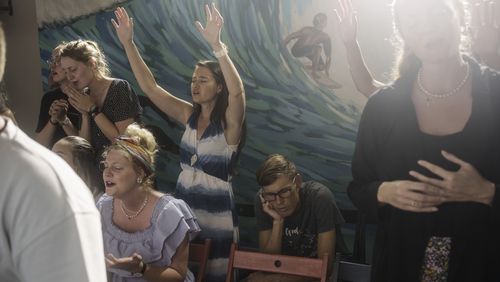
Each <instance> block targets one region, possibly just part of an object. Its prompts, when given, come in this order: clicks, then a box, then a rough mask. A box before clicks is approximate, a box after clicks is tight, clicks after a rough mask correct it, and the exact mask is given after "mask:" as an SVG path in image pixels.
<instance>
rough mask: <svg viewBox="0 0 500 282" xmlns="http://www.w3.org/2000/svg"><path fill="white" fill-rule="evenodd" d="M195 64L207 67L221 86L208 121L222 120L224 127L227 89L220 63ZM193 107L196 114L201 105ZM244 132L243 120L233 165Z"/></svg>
mask: <svg viewBox="0 0 500 282" xmlns="http://www.w3.org/2000/svg"><path fill="white" fill-rule="evenodd" d="M196 66H197V67H203V68H206V69H208V70H209V71H210V73H211V74H212V75H213V77H214V79H215V82H216V83H217V84H218V85H220V86H221V88H222V90H221V92H220V93H219V94H218V95H217V98H216V99H217V100H216V102H215V107H214V109H213V110H212V113H211V114H210V122H212V123H219V122H222V124H223V126H224V127H226V110H227V107H228V100H229V90H228V89H227V85H226V81H225V80H224V75H223V73H222V70H221V68H220V65H219V63H218V62H215V61H199V62H198V63H196ZM193 108H194V114H195V115H196V116H198V115H199V114H200V112H201V105H200V104H197V103H193ZM246 133H247V125H246V121H243V124H242V125H241V133H240V142H239V143H238V149H237V150H236V156H235V158H234V162H233V164H234V166H236V163H237V162H238V159H239V156H240V153H241V150H242V149H243V147H244V146H245V143H246V135H247V134H246ZM233 168H234V167H233ZM236 174H237V173H236Z"/></svg>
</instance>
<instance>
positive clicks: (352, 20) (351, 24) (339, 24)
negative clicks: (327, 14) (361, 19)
mask: <svg viewBox="0 0 500 282" xmlns="http://www.w3.org/2000/svg"><path fill="white" fill-rule="evenodd" d="M337 3H338V6H339V9H338V10H335V15H336V17H333V18H334V20H335V26H336V28H337V31H338V32H337V33H338V34H340V37H341V38H342V41H343V42H344V44H345V45H349V44H352V43H354V42H355V41H356V36H357V29H358V20H357V19H356V15H355V14H354V11H353V8H352V3H351V0H337Z"/></svg>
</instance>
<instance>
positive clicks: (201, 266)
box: [189, 239, 212, 282]
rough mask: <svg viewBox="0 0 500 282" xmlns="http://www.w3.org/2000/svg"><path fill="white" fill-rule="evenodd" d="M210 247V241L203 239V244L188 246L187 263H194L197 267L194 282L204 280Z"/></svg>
mask: <svg viewBox="0 0 500 282" xmlns="http://www.w3.org/2000/svg"><path fill="white" fill-rule="evenodd" d="M211 245H212V240H211V239H205V242H203V244H198V243H190V244H189V262H193V263H196V264H197V265H198V275H197V276H196V282H202V281H203V279H204V278H205V272H206V269H207V261H208V256H209V254H210V246H211Z"/></svg>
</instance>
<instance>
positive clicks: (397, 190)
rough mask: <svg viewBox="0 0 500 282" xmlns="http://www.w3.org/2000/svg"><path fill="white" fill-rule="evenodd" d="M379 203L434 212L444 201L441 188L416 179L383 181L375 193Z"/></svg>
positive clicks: (404, 208) (409, 209)
mask: <svg viewBox="0 0 500 282" xmlns="http://www.w3.org/2000/svg"><path fill="white" fill-rule="evenodd" d="M377 198H378V200H379V201H380V202H381V203H386V204H389V205H391V206H393V207H396V208H398V209H402V210H406V211H412V212H436V211H437V210H438V208H437V206H438V205H440V204H441V203H443V202H445V198H444V196H443V195H442V189H440V188H438V187H435V186H433V185H429V184H425V183H422V182H417V181H408V180H401V181H391V182H384V183H383V184H382V185H381V186H380V188H379V190H378V194H377Z"/></svg>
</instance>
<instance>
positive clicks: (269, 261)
mask: <svg viewBox="0 0 500 282" xmlns="http://www.w3.org/2000/svg"><path fill="white" fill-rule="evenodd" d="M235 268H236V269H247V270H254V271H264V272H272V273H281V274H292V275H299V276H304V277H311V278H316V279H320V280H321V282H326V278H327V277H326V275H327V271H328V255H327V254H325V255H324V256H323V259H315V258H305V257H294V256H286V255H274V254H265V253H259V252H250V251H242V250H238V247H237V245H236V244H234V243H233V244H232V246H231V253H230V256H229V264H228V269H227V275H226V282H231V281H232V279H233V269H235Z"/></svg>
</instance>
